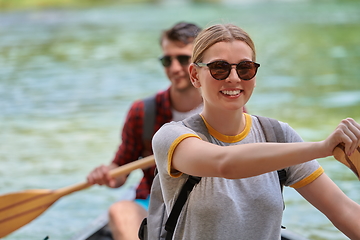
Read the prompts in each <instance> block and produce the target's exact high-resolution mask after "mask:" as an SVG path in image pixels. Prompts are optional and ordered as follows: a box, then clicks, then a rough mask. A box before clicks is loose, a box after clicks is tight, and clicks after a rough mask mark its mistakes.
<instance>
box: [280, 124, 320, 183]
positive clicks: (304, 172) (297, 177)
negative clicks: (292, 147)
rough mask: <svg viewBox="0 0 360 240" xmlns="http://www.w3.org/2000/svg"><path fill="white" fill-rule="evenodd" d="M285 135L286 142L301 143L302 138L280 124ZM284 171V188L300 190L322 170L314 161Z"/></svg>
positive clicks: (286, 125)
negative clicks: (285, 178)
mask: <svg viewBox="0 0 360 240" xmlns="http://www.w3.org/2000/svg"><path fill="white" fill-rule="evenodd" d="M280 124H281V126H282V129H283V131H284V134H285V141H286V142H303V140H302V138H301V137H300V136H299V134H297V133H296V132H295V130H294V129H293V128H291V127H290V126H289V125H288V124H287V123H283V122H280ZM285 170H286V176H287V180H286V182H285V186H290V187H293V188H300V187H303V186H306V185H307V184H309V183H311V182H312V181H314V180H315V179H317V178H318V177H319V176H320V175H321V174H322V173H323V172H324V169H323V168H322V167H321V166H320V164H319V163H318V161H317V160H316V159H314V160H312V161H309V162H306V163H302V164H298V165H294V166H291V167H288V168H286V169H285Z"/></svg>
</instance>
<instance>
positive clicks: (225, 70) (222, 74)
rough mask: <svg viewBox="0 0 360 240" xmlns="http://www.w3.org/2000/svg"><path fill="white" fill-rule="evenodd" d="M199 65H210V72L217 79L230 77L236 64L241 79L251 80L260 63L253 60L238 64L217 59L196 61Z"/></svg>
mask: <svg viewBox="0 0 360 240" xmlns="http://www.w3.org/2000/svg"><path fill="white" fill-rule="evenodd" d="M194 64H195V65H197V66H199V67H208V68H209V71H210V74H211V76H212V77H213V78H215V79H216V80H225V79H226V78H228V77H229V75H230V72H231V69H232V66H233V65H235V66H236V73H237V75H238V76H239V78H240V79H241V80H245V81H247V80H251V79H252V78H253V77H255V75H256V72H257V69H258V68H259V67H260V64H258V63H256V62H252V61H242V62H239V63H238V64H235V63H233V64H230V63H228V62H225V61H215V62H211V63H194Z"/></svg>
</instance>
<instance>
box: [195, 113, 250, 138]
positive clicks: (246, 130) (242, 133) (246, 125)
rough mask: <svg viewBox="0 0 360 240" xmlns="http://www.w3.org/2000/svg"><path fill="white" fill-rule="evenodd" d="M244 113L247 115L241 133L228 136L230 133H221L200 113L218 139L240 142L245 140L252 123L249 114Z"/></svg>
mask: <svg viewBox="0 0 360 240" xmlns="http://www.w3.org/2000/svg"><path fill="white" fill-rule="evenodd" d="M244 115H245V128H244V130H243V131H242V132H241V133H239V134H238V135H235V136H228V135H224V134H221V133H219V132H218V131H216V130H215V129H214V128H213V127H211V126H210V124H209V123H208V122H206V120H205V118H204V117H203V116H202V115H201V114H200V116H201V118H202V119H203V120H204V123H205V125H206V127H207V129H208V131H209V133H210V135H212V136H213V137H215V138H216V139H218V140H220V141H222V142H226V143H234V142H239V141H241V140H243V139H244V138H245V137H246V136H247V135H248V134H249V132H250V128H251V125H252V119H251V116H250V115H249V114H247V113H244Z"/></svg>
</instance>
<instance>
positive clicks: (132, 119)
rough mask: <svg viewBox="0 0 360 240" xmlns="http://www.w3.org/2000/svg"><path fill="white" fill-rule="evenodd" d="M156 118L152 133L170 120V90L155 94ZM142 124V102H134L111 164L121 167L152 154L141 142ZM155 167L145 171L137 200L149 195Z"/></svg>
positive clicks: (137, 191) (137, 190)
mask: <svg viewBox="0 0 360 240" xmlns="http://www.w3.org/2000/svg"><path fill="white" fill-rule="evenodd" d="M155 99H156V115H155V116H156V117H155V125H154V132H156V131H157V130H159V128H160V127H161V126H162V125H163V124H165V123H167V122H170V121H171V120H172V113H171V105H170V90H169V89H168V90H165V91H162V92H159V93H157V94H156V97H155ZM143 122H144V102H143V101H142V100H138V101H136V102H134V103H133V104H132V106H131V108H130V110H129V112H128V115H127V117H126V120H125V124H124V127H123V130H122V134H121V138H122V143H121V145H120V146H119V149H118V151H117V153H116V155H115V158H114V160H113V163H115V164H117V165H119V166H121V165H124V164H127V163H129V162H132V161H135V160H137V159H139V158H140V157H146V156H148V155H151V154H152V150H151V148H150V152H149V151H147V150H148V149H146V148H145V146H144V142H143V137H142V134H143ZM154 170H155V167H152V168H149V169H145V170H143V172H144V177H143V178H142V179H141V182H140V184H139V186H138V188H137V189H136V198H137V199H146V198H147V196H148V195H149V194H150V188H151V184H152V182H153V179H154Z"/></svg>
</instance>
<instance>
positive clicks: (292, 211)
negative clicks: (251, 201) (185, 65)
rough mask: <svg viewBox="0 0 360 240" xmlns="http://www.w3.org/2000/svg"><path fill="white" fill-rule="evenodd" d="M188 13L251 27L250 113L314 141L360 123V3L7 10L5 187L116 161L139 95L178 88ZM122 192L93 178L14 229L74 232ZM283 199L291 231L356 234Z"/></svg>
mask: <svg viewBox="0 0 360 240" xmlns="http://www.w3.org/2000/svg"><path fill="white" fill-rule="evenodd" d="M179 12H180V13H181V16H179V14H178V13H179ZM181 20H188V21H193V22H196V23H198V24H200V25H202V26H207V25H209V24H212V23H215V22H232V23H235V24H239V25H240V26H242V27H243V28H244V29H245V30H247V31H248V32H249V33H250V34H251V35H252V36H253V38H254V41H255V43H256V45H257V51H258V54H257V61H258V62H260V63H261V68H260V69H259V73H258V77H257V87H256V91H255V93H254V96H253V98H252V99H251V101H250V102H249V103H248V108H249V110H250V112H251V113H255V114H259V115H264V116H269V117H275V118H277V119H280V120H282V121H286V122H289V123H290V125H291V126H293V127H294V128H295V129H296V130H297V131H298V132H299V133H300V134H301V136H302V137H303V138H304V139H305V140H308V141H312V140H319V139H322V138H324V137H326V136H327V134H328V133H329V132H330V131H332V130H333V129H334V127H335V126H336V125H337V123H338V122H339V120H340V119H341V118H344V117H353V118H355V119H356V120H358V121H360V110H359V105H360V97H359V96H360V94H359V93H360V81H359V79H358V78H359V77H358V76H360V70H359V68H358V63H359V60H360V45H359V40H360V33H359V31H358V29H359V25H360V5H359V3H358V2H356V1H354V2H353V3H352V2H348V1H347V2H346V3H344V2H342V3H341V4H337V3H336V2H327V3H315V2H311V1H297V2H283V1H244V2H242V3H241V2H240V3H238V1H223V3H221V4H214V5H211V4H204V5H201V4H197V5H194V4H191V3H188V2H186V1H184V2H182V1H165V2H161V3H158V4H133V5H120V6H103V7H96V8H95V7H94V8H86V9H63V10H57V9H50V10H37V11H35V10H33V11H19V12H6V13H2V14H1V15H0V66H1V67H0V79H1V80H0V109H1V110H0V128H1V131H0V141H1V142H0V143H1V144H0V163H1V166H2V167H1V168H0V182H2V183H3V184H2V186H1V188H0V194H4V193H8V192H14V191H20V190H23V189H37V188H47V189H57V188H60V187H64V186H69V185H72V184H75V183H78V182H82V181H84V180H85V176H86V174H87V173H88V172H89V171H90V170H91V169H92V168H93V167H94V166H96V165H99V164H101V163H107V162H109V161H110V159H111V158H112V157H113V154H114V152H115V150H116V147H117V145H118V143H119V131H120V130H121V126H122V123H123V119H124V117H125V114H126V111H127V109H128V107H129V104H130V103H131V102H132V101H133V100H135V99H138V98H140V97H144V96H147V95H149V94H152V93H154V92H156V91H157V90H159V89H164V88H166V87H167V86H168V82H167V80H166V78H165V75H164V73H163V70H162V68H161V66H160V64H159V63H158V60H157V58H158V57H159V55H160V54H161V52H160V48H159V45H158V37H159V34H160V31H161V30H163V29H165V28H168V27H169V26H170V25H173V24H174V23H175V22H178V21H181ZM320 163H321V164H322V165H323V166H324V168H325V170H326V172H327V173H328V174H329V175H330V176H331V178H332V179H334V180H335V181H336V183H337V184H338V185H339V186H340V187H341V189H342V190H343V191H344V192H346V194H348V195H349V196H350V197H351V198H352V199H354V200H355V201H357V202H360V195H359V183H358V181H357V179H356V178H355V176H354V175H353V174H352V172H351V171H350V170H348V169H346V168H345V167H344V166H342V165H341V164H339V163H337V162H334V161H333V159H332V158H327V159H321V160H320ZM137 174H138V173H137ZM138 176H139V175H137V176H134V177H133V178H132V180H133V181H134V182H136V180H137V178H138ZM130 185H131V184H129V186H128V187H130ZM120 194H121V190H109V189H107V188H101V187H92V188H90V189H87V190H83V191H81V192H78V193H74V194H72V195H69V196H66V197H64V198H62V199H60V200H59V201H58V202H56V204H54V205H53V206H52V207H51V208H50V209H49V210H47V211H46V212H45V213H44V214H43V215H41V216H40V217H39V218H37V219H36V220H35V221H33V222H32V223H31V224H28V225H27V226H25V227H24V228H22V229H20V230H19V231H17V232H15V233H14V234H12V235H10V236H9V237H7V238H5V239H29V240H31V239H34V240H38V239H43V238H45V236H47V235H49V236H50V239H67V238H68V237H70V236H71V235H73V234H74V233H76V232H77V231H78V230H79V229H81V228H83V227H84V226H86V224H87V223H89V222H90V221H91V220H92V219H94V218H95V217H96V216H97V215H98V214H100V213H102V212H103V211H105V210H106V209H107V207H108V206H109V205H110V204H111V203H112V202H114V201H115V200H116V199H117V198H118V197H119V195H120ZM285 197H286V211H285V216H284V225H285V226H287V227H288V228H289V229H291V230H294V231H297V232H299V233H302V234H303V235H305V236H307V237H310V238H311V239H346V238H345V237H344V236H343V235H341V234H340V233H338V231H337V230H336V229H335V228H334V227H332V226H331V224H330V223H329V222H328V221H327V220H326V219H325V218H324V217H323V216H322V215H321V214H320V213H318V212H317V211H316V210H314V209H313V208H312V207H311V206H309V204H307V203H306V202H305V201H304V200H302V198H301V197H299V196H298V194H297V193H296V192H295V191H294V190H292V189H286V191H285Z"/></svg>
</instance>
